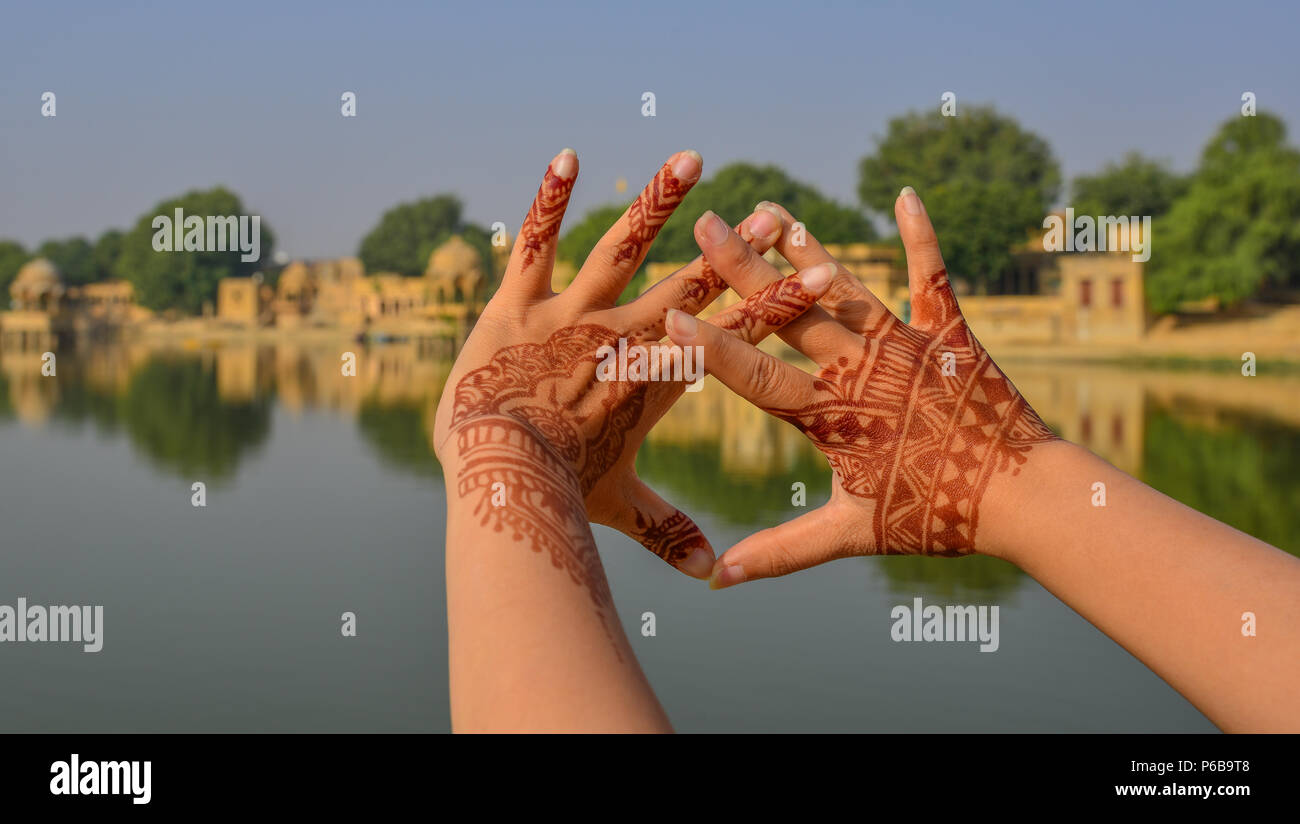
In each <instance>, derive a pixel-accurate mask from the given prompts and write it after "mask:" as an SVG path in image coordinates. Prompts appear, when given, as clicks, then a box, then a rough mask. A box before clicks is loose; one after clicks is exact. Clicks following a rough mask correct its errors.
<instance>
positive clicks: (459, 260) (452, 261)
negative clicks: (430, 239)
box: [424, 235, 483, 277]
mask: <svg viewBox="0 0 1300 824" xmlns="http://www.w3.org/2000/svg"><path fill="white" fill-rule="evenodd" d="M482 268H483V256H482V255H480V254H479V251H478V250H477V249H475V248H474V247H473V246H471V245H470V244H469V242H468V241H466V240H465V238H463V237H461V236H460V235H452V236H451V237H450V238H448V239H447V241H446V242H445V243H443V244H442V245H441V246H439V247H438V248H437V249H434V250H433V254H431V255H429V265H428V267H427V268H426V269H425V270H424V274H425V277H440V276H442V277H445V276H448V275H458V274H461V273H462V272H470V271H473V270H475V269H482Z"/></svg>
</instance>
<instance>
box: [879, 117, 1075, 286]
mask: <svg viewBox="0 0 1300 824" xmlns="http://www.w3.org/2000/svg"><path fill="white" fill-rule="evenodd" d="M858 173H859V179H858V196H859V197H860V198H861V199H862V203H863V204H864V205H865V206H867V207H868V208H870V209H872V210H874V211H876V212H878V213H880V214H881V215H884V216H885V217H887V218H889V219H890V220H892V219H893V217H894V201H895V200H896V199H897V198H898V192H899V190H900V189H902V188H903V187H904V186H912V187H914V188H915V189H916V190H917V192H918V193H919V194H920V195H921V197H922V199H924V201H925V206H926V210H927V211H928V212H929V213H930V217H931V219H932V220H933V221H934V224H935V228H936V229H937V230H938V232H939V237H940V239H941V242H942V244H943V253H944V261H945V262H946V264H947V266H948V270H949V272H951V273H952V274H953V275H954V276H956V277H961V278H964V279H966V280H968V281H970V282H971V283H972V284H974V285H975V286H977V287H986V286H988V285H989V284H992V283H995V282H997V281H998V280H999V279H1000V278H1001V276H1002V274H1003V273H1004V272H1006V271H1007V270H1008V269H1009V268H1010V266H1011V263H1012V257H1011V253H1012V247H1014V246H1016V245H1018V244H1020V243H1023V242H1024V240H1025V237H1026V235H1027V234H1028V233H1029V232H1030V231H1031V230H1034V229H1038V228H1041V226H1042V222H1043V218H1044V216H1046V214H1047V211H1048V209H1049V208H1050V207H1051V205H1052V203H1054V202H1055V200H1056V196H1057V194H1059V191H1060V186H1061V172H1060V169H1059V167H1058V166H1057V163H1056V159H1055V158H1054V157H1053V156H1052V151H1051V148H1050V147H1049V146H1048V144H1047V141H1045V140H1043V139H1042V138H1041V137H1039V136H1038V135H1036V134H1034V133H1032V132H1030V131H1027V130H1025V129H1023V128H1022V127H1021V126H1020V124H1019V123H1017V122H1016V121H1015V120H1014V119H1012V118H1010V117H1007V116H1005V115H1002V114H999V113H998V112H997V111H996V110H994V109H993V108H992V107H989V106H968V107H966V108H965V109H964V110H962V112H961V113H960V114H959V115H958V116H956V117H944V116H943V115H942V114H940V113H939V112H938V111H934V112H929V113H916V112H913V113H909V114H906V115H903V116H902V117H896V118H894V119H893V120H891V121H890V122H889V128H888V132H887V133H886V135H885V137H884V138H883V139H880V140H878V142H877V146H876V151H875V153H874V154H870V155H868V156H866V157H864V158H862V160H861V162H860V164H859V166H858Z"/></svg>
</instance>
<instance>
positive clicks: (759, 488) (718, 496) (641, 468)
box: [636, 441, 831, 526]
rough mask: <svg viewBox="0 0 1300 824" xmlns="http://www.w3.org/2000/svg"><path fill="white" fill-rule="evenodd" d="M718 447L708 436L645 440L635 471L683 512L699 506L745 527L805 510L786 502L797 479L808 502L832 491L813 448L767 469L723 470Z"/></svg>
mask: <svg viewBox="0 0 1300 824" xmlns="http://www.w3.org/2000/svg"><path fill="white" fill-rule="evenodd" d="M719 451H720V450H719V445H718V444H717V443H716V442H710V441H696V442H693V443H690V444H684V443H679V442H665V441H647V442H646V443H645V445H644V446H642V448H641V452H640V453H639V454H638V455H637V464H636V468H637V473H638V474H639V475H641V477H642V478H644V479H645V480H646V482H647V483H650V484H653V485H654V486H656V487H658V488H659V489H661V490H664V491H665V495H664V497H666V498H668V499H669V500H670V501H672V503H674V504H676V505H677V506H680V507H681V508H682V509H684V510H685V511H687V512H691V511H693V509H703V510H706V511H708V512H710V513H711V514H713V515H716V516H718V517H719V518H722V519H723V520H725V521H728V522H730V523H733V524H741V525H745V526H749V525H759V524H761V525H763V526H767V525H769V524H771V523H776V522H778V521H780V520H783V519H785V518H788V517H793V516H794V515H796V514H798V513H799V512H801V511H806V510H800V509H797V508H795V507H792V506H791V505H790V497H791V495H792V494H793V493H792V492H791V490H790V486H791V485H792V484H793V483H794V482H795V481H802V482H803V483H804V484H806V485H807V488H808V505H809V506H810V507H811V506H816V505H817V503H818V501H819V500H823V499H825V498H826V497H828V496H829V495H830V488H831V487H830V482H831V475H830V469H829V468H828V467H827V465H826V459H825V458H823V457H821V455H820V453H818V452H816V451H815V450H813V449H812V448H811V447H810V448H809V449H805V450H800V451H799V453H798V454H797V455H795V456H793V458H792V459H791V462H790V463H789V464H788V465H783V466H777V465H775V464H774V465H773V466H772V468H771V471H770V472H767V473H762V472H759V471H757V470H754V469H751V470H749V471H747V472H743V473H739V472H727V471H725V470H723V468H722V465H721V461H720V460H719Z"/></svg>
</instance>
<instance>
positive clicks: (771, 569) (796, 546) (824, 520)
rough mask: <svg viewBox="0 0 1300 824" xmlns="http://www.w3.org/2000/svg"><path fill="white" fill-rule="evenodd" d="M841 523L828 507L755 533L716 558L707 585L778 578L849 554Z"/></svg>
mask: <svg viewBox="0 0 1300 824" xmlns="http://www.w3.org/2000/svg"><path fill="white" fill-rule="evenodd" d="M844 523H845V519H844V518H843V517H837V516H835V515H834V514H833V513H832V512H831V508H830V506H829V505H827V506H823V507H819V508H818V509H814V510H813V511H812V512H809V513H807V514H805V515H800V516H799V517H798V518H795V519H794V520H793V521H787V522H786V523H783V524H780V525H779V526H774V527H772V528H771V529H764V530H761V531H759V532H755V533H754V534H753V535H750V536H749V537H748V538H746V539H744V540H743V541H741V542H740V543H738V544H736V545H735V546H733V547H732V548H731V549H729V550H727V552H726V554H725V555H723V556H722V557H721V558H719V559H718V561H717V563H715V564H714V565H713V574H712V575H711V576H710V577H709V586H710V587H711V588H713V589H723V588H724V587H729V586H734V585H735V584H740V583H744V582H745V581H755V580H758V579H759V578H779V577H780V576H782V575H789V574H790V573H791V572H798V571H799V570H801V569H808V568H809V567H815V566H818V565H819V564H824V563H826V562H827V561H834V560H835V559H837V558H843V557H846V556H848V555H852V554H853V553H852V552H851V551H849V550H848V549H847V548H846V547H847V546H848V542H846V541H843V540H841V539H840V538H841V532H842V530H843V524H844Z"/></svg>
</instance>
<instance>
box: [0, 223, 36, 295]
mask: <svg viewBox="0 0 1300 824" xmlns="http://www.w3.org/2000/svg"><path fill="white" fill-rule="evenodd" d="M31 259H32V256H31V254H30V253H29V252H28V251H27V250H26V249H24V248H23V247H22V244H20V243H15V242H14V241H12V240H0V309H4V308H8V306H9V284H11V283H13V282H14V278H15V277H17V276H18V270H19V269H21V268H23V264H24V263H26V262H27V261H29V260H31Z"/></svg>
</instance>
